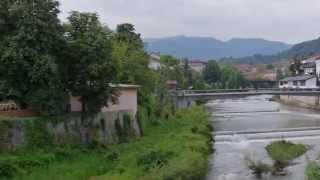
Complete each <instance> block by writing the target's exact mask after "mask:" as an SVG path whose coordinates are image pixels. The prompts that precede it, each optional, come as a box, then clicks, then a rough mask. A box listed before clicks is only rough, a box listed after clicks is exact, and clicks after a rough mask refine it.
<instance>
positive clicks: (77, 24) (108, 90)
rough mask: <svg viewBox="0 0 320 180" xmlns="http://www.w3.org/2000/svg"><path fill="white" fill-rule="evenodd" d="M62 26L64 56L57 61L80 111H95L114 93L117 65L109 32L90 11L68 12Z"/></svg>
mask: <svg viewBox="0 0 320 180" xmlns="http://www.w3.org/2000/svg"><path fill="white" fill-rule="evenodd" d="M68 20H69V23H68V24H67V25H66V33H65V34H66V35H65V37H66V40H67V52H66V53H65V54H66V58H64V59H63V61H59V67H60V69H61V71H62V73H63V75H64V82H65V84H66V87H67V89H68V90H69V91H70V92H71V94H72V95H73V96H78V97H80V98H81V102H82V110H83V111H85V112H86V111H88V112H97V111H98V110H99V109H100V108H101V106H103V105H108V104H107V103H108V100H112V97H113V95H114V93H113V88H112V87H111V85H110V83H113V82H116V79H117V70H118V69H117V64H116V62H115V61H114V60H113V59H112V57H111V53H112V49H111V39H110V34H109V32H108V31H106V29H105V28H104V27H103V26H102V25H101V23H100V21H99V18H98V15H97V14H94V13H80V12H76V11H74V12H72V13H71V15H70V17H69V18H68Z"/></svg>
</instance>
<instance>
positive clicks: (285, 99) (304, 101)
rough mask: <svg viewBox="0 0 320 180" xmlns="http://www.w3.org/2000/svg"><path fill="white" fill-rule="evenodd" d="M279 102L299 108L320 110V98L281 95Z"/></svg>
mask: <svg viewBox="0 0 320 180" xmlns="http://www.w3.org/2000/svg"><path fill="white" fill-rule="evenodd" d="M279 101H280V102H281V103H284V104H288V105H293V106H297V107H302V108H310V109H317V110H320V105H319V104H320V96H292V95H280V96H279Z"/></svg>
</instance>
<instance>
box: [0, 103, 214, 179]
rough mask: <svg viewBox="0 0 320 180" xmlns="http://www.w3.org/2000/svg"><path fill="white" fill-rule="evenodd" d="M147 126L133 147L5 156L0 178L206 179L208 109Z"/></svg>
mask: <svg viewBox="0 0 320 180" xmlns="http://www.w3.org/2000/svg"><path fill="white" fill-rule="evenodd" d="M142 122H143V124H144V127H145V136H144V137H142V138H140V139H132V140H130V142H128V143H123V144H116V145H110V146H107V147H100V146H98V145H97V146H95V147H94V146H92V147H87V148H83V147H82V148H80V147H63V148H62V147H61V148H53V147H51V148H46V149H42V150H39V149H38V150H36V151H18V152H13V153H6V154H1V156H0V176H1V178H8V179H19V180H31V179H32V180H34V179H69V180H72V179H76V180H79V179H108V180H110V179H116V180H121V179H125V180H130V179H148V180H150V179H159V180H161V179H179V178H180V179H201V178H203V177H205V175H206V173H207V169H208V159H209V155H210V154H211V153H212V151H213V149H212V136H211V131H212V128H211V125H210V122H209V115H208V114H207V113H206V111H205V110H204V108H202V107H193V108H190V109H185V110H179V111H178V112H176V113H175V114H174V115H173V116H171V117H169V118H168V119H167V120H161V119H154V120H153V121H142ZM90 148H91V149H90Z"/></svg>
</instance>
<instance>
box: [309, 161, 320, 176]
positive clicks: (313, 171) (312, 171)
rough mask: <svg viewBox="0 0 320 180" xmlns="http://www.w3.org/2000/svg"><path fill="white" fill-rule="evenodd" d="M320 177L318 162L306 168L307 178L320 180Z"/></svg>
mask: <svg viewBox="0 0 320 180" xmlns="http://www.w3.org/2000/svg"><path fill="white" fill-rule="evenodd" d="M319 179H320V165H319V164H318V163H316V162H312V163H310V164H309V166H308V167H307V170H306V180H319Z"/></svg>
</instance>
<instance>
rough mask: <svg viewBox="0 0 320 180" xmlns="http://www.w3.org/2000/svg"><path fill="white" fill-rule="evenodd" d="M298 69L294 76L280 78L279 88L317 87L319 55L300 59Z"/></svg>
mask: <svg viewBox="0 0 320 180" xmlns="http://www.w3.org/2000/svg"><path fill="white" fill-rule="evenodd" d="M298 69H299V70H298V71H299V72H296V74H297V75H296V76H291V77H287V78H284V79H282V80H280V81H279V88H289V89H290V88H295V89H296V88H298V89H308V88H319V78H320V55H315V56H312V57H311V58H309V59H306V60H303V61H301V66H300V68H298Z"/></svg>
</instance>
